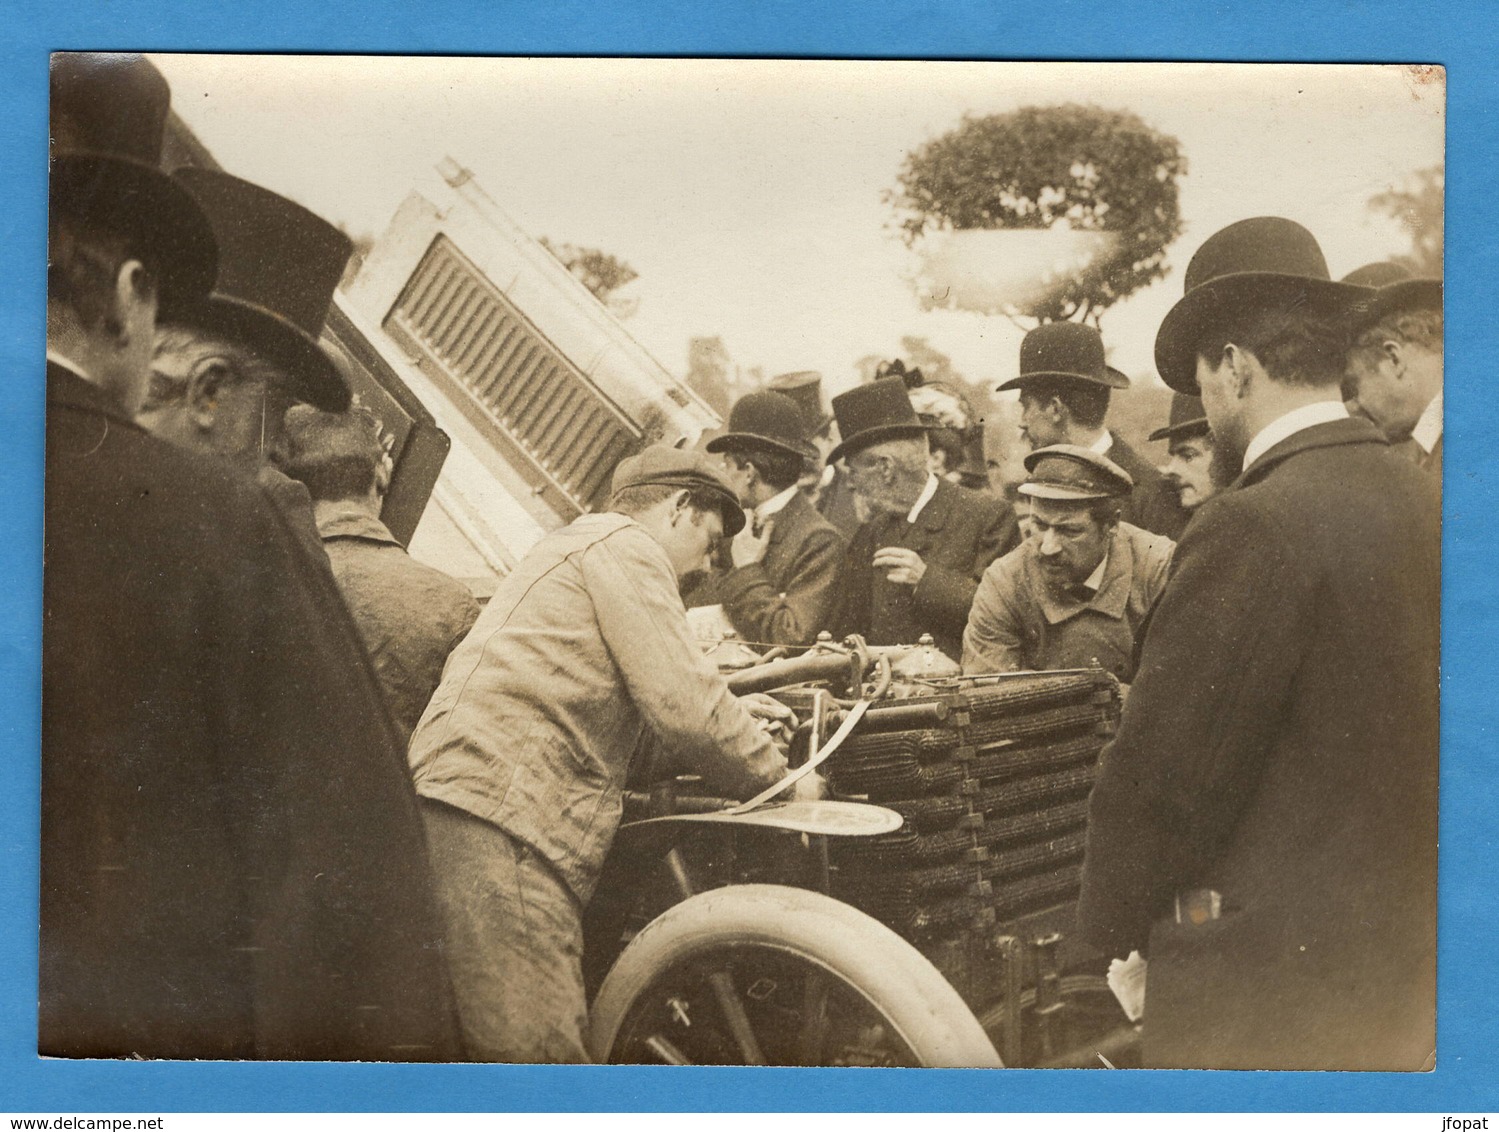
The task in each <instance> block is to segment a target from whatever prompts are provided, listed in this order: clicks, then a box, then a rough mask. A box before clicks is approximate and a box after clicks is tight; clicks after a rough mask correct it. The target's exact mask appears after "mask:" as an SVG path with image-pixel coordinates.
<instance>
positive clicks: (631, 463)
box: [610, 444, 744, 535]
mask: <svg viewBox="0 0 1499 1132" xmlns="http://www.w3.org/2000/svg"><path fill="white" fill-rule="evenodd" d="M647 484H660V485H662V486H664V487H680V488H686V489H688V490H694V489H700V488H706V489H707V490H708V491H709V492H710V493H711V495H712V497H713V502H714V503H716V504H717V505H718V511H719V514H720V515H722V516H723V531H724V534H726V535H737V534H738V533H739V532H740V531H742V530H744V508H743V507H741V506H740V505H739V496H738V495H736V494H735V492H734V489H733V488H732V487H730V486H729V482H728V481H727V480H726V479H724V478H723V476H722V475H720V474H719V471H718V469H717V468H715V467H714V466H713V462H712V461H711V460H709V459H708V458H707V457H706V456H704V455H703V454H702V453H701V452H693V451H689V450H687V449H683V448H668V447H667V446H666V445H664V444H652V445H650V446H649V447H648V448H642V449H641V450H640V451H639V452H637V453H635V455H633V456H626V457H625V458H624V459H623V460H621V461H620V462H619V464H618V465H617V466H616V467H615V469H614V479H613V481H612V483H611V484H610V493H611V494H613V495H618V494H619V493H620V492H621V491H623V490H624V489H625V488H627V487H644V486H645V485H647Z"/></svg>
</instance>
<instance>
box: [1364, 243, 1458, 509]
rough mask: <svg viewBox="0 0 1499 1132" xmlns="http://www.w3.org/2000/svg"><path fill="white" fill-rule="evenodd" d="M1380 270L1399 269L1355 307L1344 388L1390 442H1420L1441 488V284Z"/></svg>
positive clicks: (1420, 457)
mask: <svg viewBox="0 0 1499 1132" xmlns="http://www.w3.org/2000/svg"><path fill="white" fill-rule="evenodd" d="M1376 266H1384V267H1387V268H1392V269H1393V271H1388V272H1387V273H1386V274H1385V275H1384V276H1382V283H1381V284H1380V285H1379V286H1377V287H1371V288H1370V293H1369V295H1368V297H1367V298H1366V299H1365V300H1364V301H1363V302H1360V303H1357V304H1355V305H1354V306H1353V308H1352V317H1351V320H1350V329H1351V330H1352V335H1353V340H1352V343H1351V344H1350V346H1349V350H1348V368H1347V382H1346V387H1347V389H1348V391H1349V392H1350V393H1351V394H1352V401H1353V402H1354V404H1355V405H1356V408H1357V410H1358V411H1359V412H1361V413H1362V414H1363V415H1364V416H1366V417H1368V418H1369V419H1370V420H1371V421H1373V422H1374V423H1375V424H1376V425H1378V426H1379V427H1380V429H1381V430H1382V431H1383V432H1384V434H1385V435H1386V436H1388V437H1389V438H1390V440H1391V441H1393V442H1398V441H1403V440H1406V439H1409V440H1411V441H1414V447H1413V449H1412V451H1413V454H1414V456H1415V458H1416V463H1417V464H1418V465H1419V466H1420V467H1421V468H1422V469H1424V470H1425V471H1427V472H1429V473H1430V474H1431V475H1432V476H1433V477H1435V479H1436V480H1437V482H1438V483H1439V484H1440V482H1441V478H1442V354H1443V350H1442V281H1441V280H1440V279H1416V278H1412V277H1411V276H1410V273H1409V272H1404V269H1402V268H1399V267H1398V266H1396V265H1393V264H1390V265H1376ZM1361 270H1362V269H1361ZM1401 274H1403V276H1404V277H1400V275H1401ZM1392 276H1394V277H1392ZM1349 278H1351V279H1357V278H1359V275H1358V273H1357V272H1355V273H1353V274H1352V275H1351V276H1349ZM1362 278H1369V276H1368V275H1367V274H1365V275H1364V276H1363V277H1362ZM1345 281H1346V280H1345Z"/></svg>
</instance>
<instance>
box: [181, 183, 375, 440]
mask: <svg viewBox="0 0 1499 1132" xmlns="http://www.w3.org/2000/svg"><path fill="white" fill-rule="evenodd" d="M176 176H177V177H178V178H179V179H180V180H181V181H182V183H183V184H184V185H186V186H187V187H188V189H189V190H190V191H191V192H192V194H193V196H194V197H195V198H197V200H198V203H199V204H201V205H202V206H203V210H204V211H205V212H206V213H207V214H208V218H209V220H210V221H212V223H213V228H214V232H215V234H216V235H217V236H218V241H219V282H218V286H216V287H215V288H214V291H213V294H212V295H211V296H210V297H209V298H208V300H207V302H206V303H204V304H203V305H202V306H201V307H200V308H199V309H198V310H197V311H195V312H194V313H193V314H192V315H191V316H190V321H191V322H192V323H193V324H194V325H198V326H201V327H202V328H203V329H205V330H222V331H225V332H227V333H229V334H231V335H233V336H234V337H235V338H236V339H239V340H243V341H245V342H247V343H248V344H250V345H252V346H254V347H255V348H257V349H258V350H260V351H262V352H263V353H265V354H266V355H267V356H268V357H270V358H271V359H272V360H273V361H275V362H277V363H278V364H279V365H280V366H281V368H282V369H283V370H284V371H285V372H286V375H287V377H289V378H291V379H292V380H293V381H294V382H298V383H299V389H298V392H299V393H300V394H301V396H302V397H303V399H305V400H306V401H308V402H310V403H311V404H313V405H316V406H317V407H318V408H320V409H326V410H328V411H330V412H335V413H337V412H342V411H343V410H344V409H346V408H348V406H349V386H348V384H347V382H346V381H345V379H344V378H343V376H342V374H341V373H340V372H339V370H338V368H337V366H335V365H334V363H333V362H332V360H331V359H329V357H328V355H327V354H326V353H324V352H323V350H322V349H321V348H320V347H319V346H318V335H319V334H321V333H322V330H323V322H324V320H326V319H327V317H328V306H329V304H330V303H332V301H333V291H334V288H336V287H337V286H338V281H339V279H341V278H342V277H343V272H344V267H345V266H346V265H347V264H348V262H349V256H350V254H351V253H352V252H353V250H354V245H353V243H352V241H350V239H349V237H348V236H346V235H344V234H343V233H342V232H340V231H339V230H338V229H337V228H335V227H334V226H333V225H332V224H329V223H328V222H327V221H326V220H324V219H323V218H322V217H320V216H317V215H316V214H314V213H312V212H309V211H308V210H307V209H305V208H303V207H302V206H301V205H299V204H296V203H294V202H293V201H289V200H287V199H286V198H285V197H283V196H279V195H277V194H276V193H273V192H271V191H270V190H269V189H263V188H261V187H260V186H259V185H254V184H251V183H250V182H249V181H245V180H241V179H240V178H239V177H233V176H230V175H229V174H228V173H221V172H219V171H218V170H214V169H179V170H178V171H177V173H176Z"/></svg>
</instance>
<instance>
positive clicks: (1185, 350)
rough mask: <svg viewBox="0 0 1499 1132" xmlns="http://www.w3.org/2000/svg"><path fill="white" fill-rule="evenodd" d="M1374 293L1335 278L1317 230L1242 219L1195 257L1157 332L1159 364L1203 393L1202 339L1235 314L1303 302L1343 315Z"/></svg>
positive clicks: (1180, 385) (1170, 381) (1177, 385)
mask: <svg viewBox="0 0 1499 1132" xmlns="http://www.w3.org/2000/svg"><path fill="white" fill-rule="evenodd" d="M1367 294H1368V291H1367V289H1366V288H1363V287H1357V286H1352V285H1350V284H1347V283H1338V282H1334V281H1333V279H1332V277H1331V276H1330V275H1329V274H1328V271H1327V260H1326V259H1325V258H1323V255H1322V249H1321V248H1320V247H1319V246H1318V245H1317V239H1316V237H1315V236H1313V235H1312V234H1311V233H1310V232H1308V231H1307V230H1306V229H1305V228H1303V227H1302V226H1301V225H1300V224H1297V223H1296V222H1295V221H1293V220H1285V219H1282V218H1281V217H1279V216H1256V217H1253V218H1252V219H1249V220H1240V221H1238V222H1236V223H1234V224H1230V225H1229V226H1228V227H1227V228H1224V229H1222V230H1221V231H1218V232H1215V233H1214V234H1213V235H1211V236H1209V237H1208V238H1207V240H1206V241H1205V242H1204V243H1203V245H1202V247H1200V248H1198V249H1197V253H1196V254H1195V255H1194V256H1193V257H1192V260H1191V262H1190V263H1188V264H1187V279H1186V293H1185V294H1184V295H1183V296H1182V298H1181V299H1180V300H1178V302H1177V304H1176V305H1175V306H1174V307H1172V308H1171V309H1170V310H1169V311H1167V312H1166V317H1165V319H1164V320H1162V322H1161V328H1160V330H1159V331H1157V332H1156V338H1155V365H1156V369H1157V371H1159V373H1160V375H1161V377H1162V378H1164V379H1165V382H1166V384H1167V385H1169V386H1171V388H1172V389H1175V390H1176V391H1177V392H1178V393H1190V394H1191V395H1192V396H1194V397H1195V396H1198V395H1199V393H1200V390H1199V389H1198V388H1197V344H1198V342H1199V341H1200V340H1201V338H1202V336H1203V335H1204V334H1205V333H1207V332H1209V331H1210V330H1212V329H1213V328H1214V327H1216V326H1217V325H1219V324H1220V323H1221V322H1222V321H1223V319H1224V318H1225V317H1226V316H1227V315H1229V314H1231V313H1233V312H1236V311H1241V310H1244V309H1246V308H1247V309H1249V310H1267V309H1279V310H1283V311H1287V312H1289V311H1291V310H1294V309H1296V308H1297V307H1306V308H1307V309H1309V310H1314V311H1320V312H1323V313H1326V314H1340V313H1342V312H1344V311H1346V310H1347V309H1348V306H1349V304H1350V303H1352V302H1353V301H1355V300H1356V299H1358V298H1361V297H1366V296H1367Z"/></svg>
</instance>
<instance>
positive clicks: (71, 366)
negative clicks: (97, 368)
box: [31, 349, 94, 385]
mask: <svg viewBox="0 0 1499 1132" xmlns="http://www.w3.org/2000/svg"><path fill="white" fill-rule="evenodd" d="M31 356H32V357H33V358H34V357H36V355H35V354H32V355H31ZM47 360H48V361H49V362H51V363H52V364H53V365H55V366H61V367H62V368H63V369H65V370H67V371H68V372H69V373H72V374H77V375H78V376H79V377H81V378H83V380H84V381H87V382H88V383H89V384H91V385H92V384H93V381H94V379H93V378H91V377H90V376H89V375H88V374H86V373H84V372H83V367H82V366H80V365H79V364H78V363H77V362H75V361H74V360H73V359H72V358H68V357H64V356H63V355H62V354H59V353H58V352H57V351H56V350H52V349H48V351H47Z"/></svg>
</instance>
